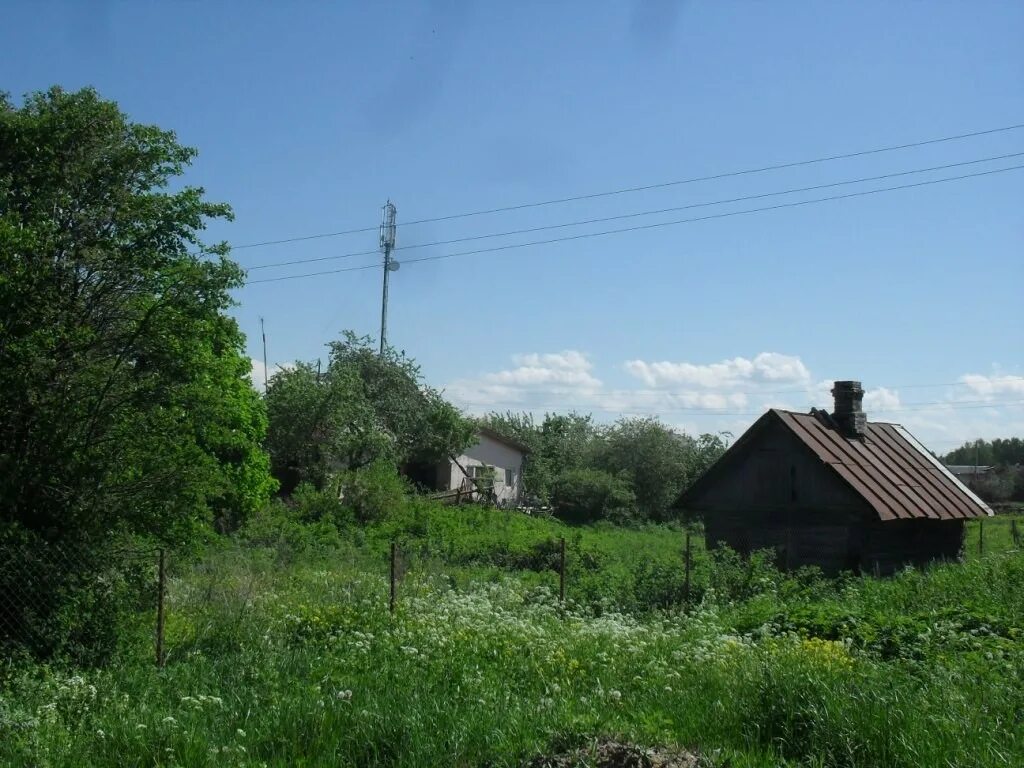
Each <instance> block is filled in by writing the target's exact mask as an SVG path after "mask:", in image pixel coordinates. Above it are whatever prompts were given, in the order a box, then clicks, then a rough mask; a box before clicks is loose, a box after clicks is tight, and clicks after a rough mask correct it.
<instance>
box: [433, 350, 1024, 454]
mask: <svg viewBox="0 0 1024 768" xmlns="http://www.w3.org/2000/svg"><path fill="white" fill-rule="evenodd" d="M511 363H512V364H511V365H510V366H509V367H508V368H505V369H502V370H498V371H492V372H487V373H482V374H480V375H478V376H476V377H472V378H462V379H458V380H456V381H453V382H451V383H450V384H449V385H448V387H447V388H446V392H447V394H448V396H449V397H450V398H451V399H452V400H453V401H454V402H455V403H456V404H457V405H459V406H460V407H463V408H466V409H467V410H469V411H471V412H473V413H485V412H487V411H491V410H497V411H503V410H506V409H511V410H521V411H531V412H533V413H534V414H536V415H540V414H542V413H544V412H545V411H556V412H565V411H569V410H577V411H580V412H583V413H593V414H594V415H595V417H596V418H597V419H599V420H612V419H615V418H618V417H619V416H647V415H650V416H658V417H660V418H661V419H662V420H663V421H665V422H666V423H669V424H675V425H679V426H683V427H685V429H686V431H688V432H690V433H700V432H719V431H723V430H728V431H730V432H732V433H733V435H734V436H736V437H739V435H740V434H742V432H743V431H744V430H745V429H746V428H747V427H748V426H749V425H750V424H751V423H753V422H754V421H755V420H756V419H757V418H758V417H759V416H760V415H761V414H763V413H764V412H765V410H767V409H768V408H782V409H785V410H791V411H797V412H807V411H808V410H810V408H811V407H812V406H814V407H818V408H823V409H827V410H830V411H831V410H832V393H831V390H832V386H833V380H832V379H831V378H824V377H821V376H820V375H815V376H812V371H811V370H810V369H809V368H808V366H807V365H805V364H804V362H803V361H802V360H801V358H800V357H797V356H793V355H783V354H778V353H772V352H764V353H761V354H759V355H757V356H756V357H754V358H752V359H746V358H742V357H735V358H731V359H726V360H723V361H721V362H717V363H710V364H696V363H690V362H674V363H673V362H653V363H651V362H644V361H641V360H630V361H627V362H626V363H624V368H625V370H626V371H627V372H628V373H629V374H630V375H631V376H632V377H634V378H635V379H637V380H638V381H637V382H636V383H637V386H635V387H630V386H628V384H627V385H626V386H621V387H615V386H607V385H606V384H605V383H604V382H603V381H602V379H601V377H599V375H598V371H597V370H595V366H594V364H593V362H592V361H591V359H590V358H589V357H588V356H587V355H586V354H585V353H583V352H580V351H576V350H566V351H562V352H554V353H531V354H520V355H515V356H513V357H512V358H511ZM959 381H960V384H959V385H958V386H955V387H950V386H946V387H944V388H928V387H922V388H920V389H915V394H914V396H913V397H911V398H909V399H906V398H905V397H904V395H903V393H902V392H901V391H900V390H899V389H897V388H893V387H882V386H877V387H871V388H868V389H867V390H866V391H865V393H864V410H865V411H866V412H867V415H868V419H869V420H871V421H888V422H895V423H900V424H903V425H904V426H906V427H907V428H908V429H910V430H911V431H912V432H913V433H914V434H915V436H917V437H918V439H920V440H921V441H922V442H923V443H924V444H925V445H926V446H928V447H929V448H931V449H933V450H935V451H936V452H937V453H940V454H941V453H945V452H947V451H949V450H951V449H952V448H954V447H956V446H958V445H960V444H962V443H963V442H965V441H967V440H970V439H974V438H976V437H984V438H986V439H992V438H994V437H1007V436H1010V435H1014V434H1024V407H1021V406H1020V404H1019V401H1020V400H1021V399H1022V398H1021V395H1024V378H1022V377H1017V376H1005V375H1002V374H1001V373H999V375H992V376H981V375H978V374H967V375H964V376H962V377H960V380H959ZM670 384H674V385H675V386H674V387H669V386H668V385H670ZM780 384H781V386H780ZM979 398H980V399H979ZM989 403H991V406H989V405H988V404H989ZM982 406H984V407H982Z"/></svg>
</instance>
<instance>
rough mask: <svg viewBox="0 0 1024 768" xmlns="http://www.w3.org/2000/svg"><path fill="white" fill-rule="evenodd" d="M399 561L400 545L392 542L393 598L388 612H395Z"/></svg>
mask: <svg viewBox="0 0 1024 768" xmlns="http://www.w3.org/2000/svg"><path fill="white" fill-rule="evenodd" d="M397 559H398V545H396V544H395V542H393V541H392V542H391V596H390V598H389V600H388V611H389V612H390V613H394V612H395V575H396V574H395V566H396V561H397Z"/></svg>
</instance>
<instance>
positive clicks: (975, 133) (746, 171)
mask: <svg viewBox="0 0 1024 768" xmlns="http://www.w3.org/2000/svg"><path fill="white" fill-rule="evenodd" d="M1021 128H1024V123H1018V124H1015V125H1006V126H1002V127H999V128H988V129H986V130H983V131H972V132H970V133H960V134H956V135H953V136H943V137H940V138H937V139H925V140H923V141H914V142H910V143H908V144H894V145H891V146H887V147H876V148H874V149H863V150H859V151H857V152H846V153H843V154H839V155H828V156H826V157H816V158H812V159H810V160H796V161H793V162H789V163H778V164H776V165H766V166H761V167H760V168H745V169H743V170H738V171H726V172H724V173H716V174H712V175H709V176H694V177H691V178H688V179H678V180H675V181H663V182H659V183H656V184H644V185H640V186H635V187H625V188H622V189H613V190H609V191H605V192H591V193H589V194H585V195H575V196H573V197H561V198H554V199H551V200H541V201H538V202H528V203H519V204H517V205H508V206H504V207H500V208H488V209H484V210H478V211H467V212H464V213H452V214H448V215H446V216H434V217H431V218H427V219H414V220H412V221H407V222H405V223H403V224H401V225H400V226H402V227H409V226H412V225H414V224H431V223H434V222H438V221H451V220H453V219H465V218H469V217H471V216H486V215H490V214H494V213H506V212H510V211H521V210H525V209H528V208H541V207H544V206H548V205H560V204H563V203H573V202H578V201H580V200H594V199H597V198H600V197H611V196H613V195H624V194H629V193H633V192H646V191H648V190H652V189H664V188H666V187H676V186H681V185H684V184H697V183H700V182H704V181H716V180H718V179H728V178H734V177H736V176H749V175H752V174H757V173H767V172H769V171H781V170H784V169H786V168H800V167H803V166H808V165H816V164H819V163H829V162H833V161H835V160H849V159H852V158H855V157H866V156H868V155H877V154H882V153H884V152H897V151H899V150H903V149H915V148H917V147H925V146H929V145H933V144H943V143H946V142H950V141H960V140H962V139H972V138H976V137H978V136H989V135H992V134H996V133H1006V132H1008V131H1016V130H1020V129H1021ZM376 230H377V227H376V226H372V227H358V228H356V229H345V230H340V231H337V232H321V233H318V234H313V235H302V236H299V237H286V238H281V239H279V240H263V241H260V242H255V243H243V244H242V245H235V246H232V250H236V251H239V250H243V249H246V248H262V247H264V246H268V245H284V244H286V243H298V242H304V241H307V240H320V239H323V238H327V237H341V236H343V235H355V234H359V233H361V232H374V231H376Z"/></svg>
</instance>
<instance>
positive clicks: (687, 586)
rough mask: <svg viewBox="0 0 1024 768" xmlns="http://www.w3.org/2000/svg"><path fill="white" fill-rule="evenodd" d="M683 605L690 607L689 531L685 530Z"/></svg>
mask: <svg viewBox="0 0 1024 768" xmlns="http://www.w3.org/2000/svg"><path fill="white" fill-rule="evenodd" d="M683 605H684V606H686V608H687V609H689V607H690V529H689V528H687V529H686V581H685V582H683Z"/></svg>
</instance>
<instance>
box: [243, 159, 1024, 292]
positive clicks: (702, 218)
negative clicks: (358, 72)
mask: <svg viewBox="0 0 1024 768" xmlns="http://www.w3.org/2000/svg"><path fill="white" fill-rule="evenodd" d="M1021 168H1024V165H1012V166H1009V167H1006V168H995V169H993V170H989V171H978V172H977V173H967V174H963V175H960V176H949V177H946V178H943V179H929V180H926V181H918V182H915V183H913V184H900V185H898V186H895V187H881V188H878V189H867V190H862V191H860V192H848V193H846V194H843V195H830V196H828V197H819V198H814V199H811V200H798V201H795V202H791V203H779V204H778V205H769V206H764V207H761V208H747V209H745V210H742V211H726V212H724V213H714V214H709V215H707V216H697V217H694V218H689V219H676V220H674V221H663V222H656V223H653V224H638V225H636V226H633V227H623V228H621V229H607V230H603V231H600V232H584V233H581V234H578V235H567V236H565V237H555V238H550V239H547V240H531V241H529V242H526V243H513V244H511V245H499V246H493V247H490V248H477V249H475V250H471V251H456V252H454V253H446V254H439V255H437V256H421V257H419V258H416V259H405V260H404V261H403V264H416V263H418V262H424V261H439V260H441V259H451V258H454V257H456V256H474V255H477V254H481V253H495V252H498V251H509V250H514V249H517V248H530V247H533V246H537V245H550V244H552V243H564V242H569V241H571V240H585V239H589V238H593V237H605V236H607V235H617V234H623V233H627V232H639V231H643V230H648V229H659V228H661V227H671V226H676V225H679V224H692V223H694V222H698V221H710V220H712V219H724V218H728V217H730V216H743V215H746V214H750V213H762V212H765V211H776V210H781V209H784V208H797V207H800V206H803V205H812V204H814V203H825V202H830V201H833V200H846V199H849V198H854V197H865V196H867V195H874V194H879V193H881V192H895V191H897V190H901V189H913V188H915V187H925V186H930V185H932V184H942V183H945V182H950V181H962V180H964V179H973V178H977V177H980V176H991V175H993V174H997V173H1006V172H1008V171H1016V170H1020V169H1021ZM378 266H379V265H377V264H365V265H361V266H357V267H344V268H341V269H328V270H322V271H320V272H305V273H302V274H298V275H282V276H280V277H267V278H262V279H260V280H249V281H247V282H246V285H254V284H256V283H274V282H278V281H281V280H297V279H299V278H304V277H318V276H320V275H335V274H339V273H342V272H356V271H359V270H363V269H376V268H377V267H378Z"/></svg>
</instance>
